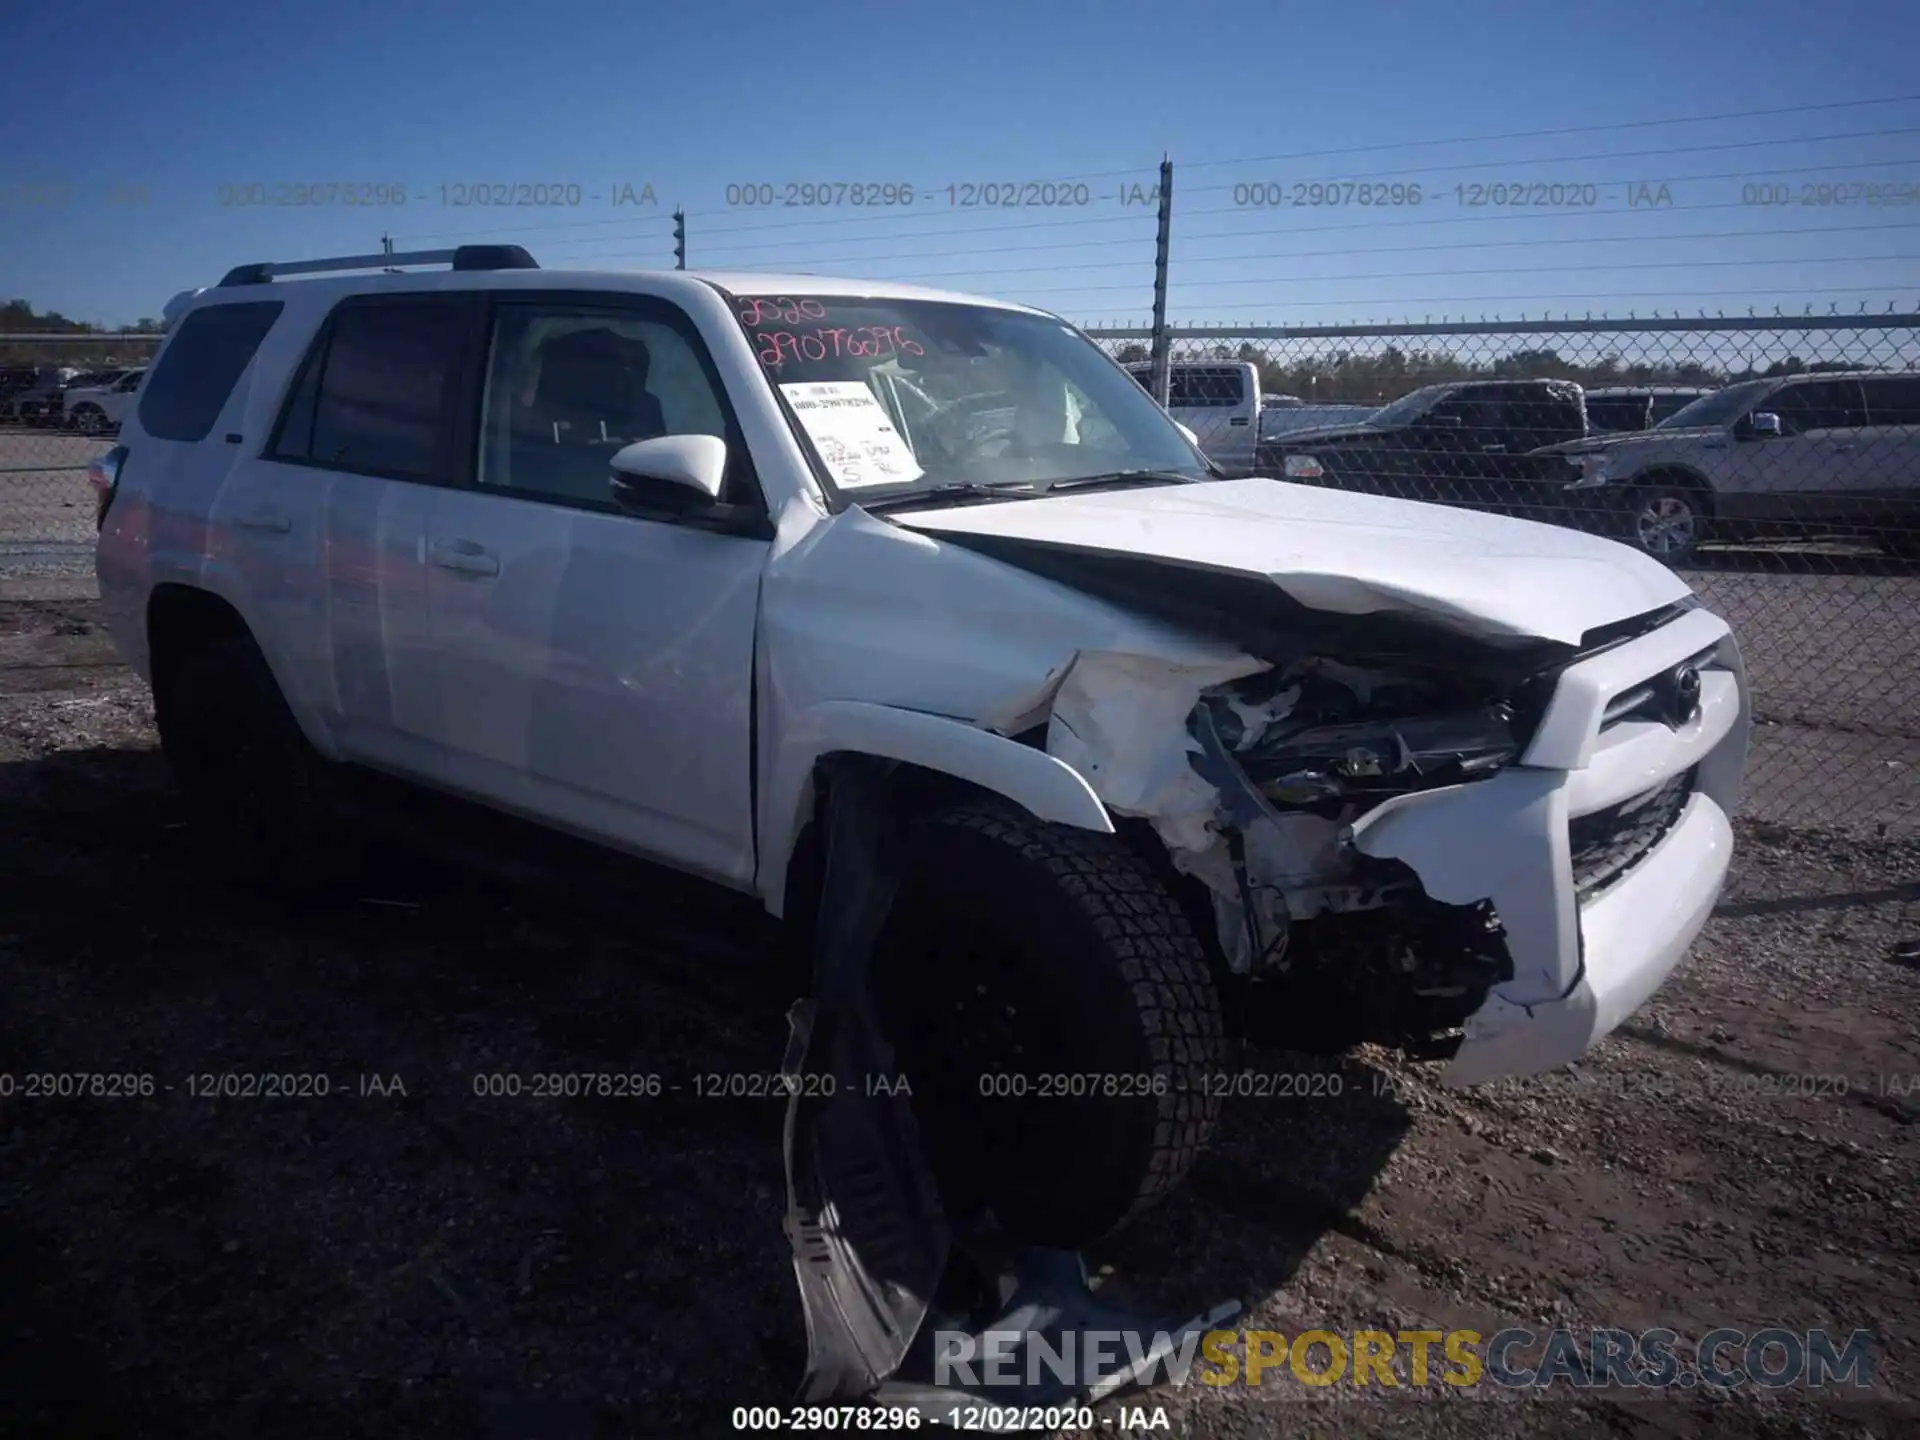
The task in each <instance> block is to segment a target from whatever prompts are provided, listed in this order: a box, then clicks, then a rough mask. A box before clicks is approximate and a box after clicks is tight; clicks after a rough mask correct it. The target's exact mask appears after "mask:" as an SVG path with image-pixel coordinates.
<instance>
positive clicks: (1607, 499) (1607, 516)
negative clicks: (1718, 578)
mask: <svg viewBox="0 0 1920 1440" xmlns="http://www.w3.org/2000/svg"><path fill="white" fill-rule="evenodd" d="M1553 453H1555V454H1558V455H1560V456H1562V457H1564V458H1565V460H1566V461H1568V462H1570V463H1571V464H1572V465H1573V466H1574V467H1575V468H1576V470H1577V471H1578V472H1579V473H1578V477H1577V478H1576V479H1575V480H1574V484H1575V487H1576V493H1578V494H1581V495H1583V496H1584V497H1585V498H1587V499H1588V500H1589V501H1591V502H1593V505H1594V508H1593V509H1592V511H1591V512H1590V513H1591V514H1592V515H1593V516H1594V518H1595V521H1596V523H1602V524H1605V525H1607V526H1609V527H1610V529H1611V530H1612V531H1613V532H1616V533H1618V534H1619V535H1620V536H1621V538H1623V539H1625V540H1627V541H1628V542H1629V543H1631V544H1633V545H1635V546H1637V547H1638V548H1640V549H1641V550H1644V551H1645V552H1646V553H1648V554H1649V555H1654V556H1657V557H1658V558H1660V559H1662V560H1666V561H1668V562H1670V563H1671V562H1678V561H1681V560H1685V559H1687V558H1688V557H1689V556H1691V555H1692V554H1693V552H1694V551H1695V549H1696V548H1697V547H1698V546H1699V545H1700V544H1701V543H1703V542H1704V541H1707V540H1709V539H1713V540H1739V539H1801V540H1806V539H1816V538H1819V537H1822V536H1828V535H1855V534H1865V535H1868V536H1871V537H1873V538H1874V539H1876V541H1877V542H1878V543H1879V544H1881V545H1882V546H1883V547H1884V548H1886V549H1887V550H1889V551H1891V552H1894V553H1897V554H1901V555H1913V554H1915V553H1920V546H1916V531H1917V530H1920V374H1889V373H1887V372H1885V371H1877V370H1875V371H1855V372H1842V373H1823V374H1807V375H1794V376H1788V377H1783V378H1776V379H1764V380H1748V381H1744V382H1742V383H1740V384H1737V385H1729V386H1728V387H1726V388H1725V389H1724V390H1717V391H1715V392H1713V393H1712V394H1709V395H1707V396H1705V397H1703V398H1702V399H1699V400H1696V401H1695V402H1694V403H1693V404H1691V405H1688V406H1687V407H1685V408H1684V409H1682V410H1680V411H1678V412H1676V413H1675V414H1673V415H1672V416H1669V417H1668V418H1667V419H1666V420H1664V421H1662V422H1661V423H1660V424H1659V425H1657V426H1655V427H1654V428H1653V429H1651V430H1648V431H1645V432H1643V433H1640V434H1635V435H1622V436H1616V437H1612V438H1603V439H1591V440H1587V441H1583V442H1577V443H1573V444H1566V445H1560V446H1556V447H1555V448H1554V451H1553Z"/></svg>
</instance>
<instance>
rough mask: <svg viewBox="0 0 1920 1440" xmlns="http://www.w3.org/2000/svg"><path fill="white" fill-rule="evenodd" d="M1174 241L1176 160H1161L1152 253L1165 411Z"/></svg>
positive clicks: (1156, 361)
mask: <svg viewBox="0 0 1920 1440" xmlns="http://www.w3.org/2000/svg"><path fill="white" fill-rule="evenodd" d="M1172 240H1173V156H1171V155H1163V156H1162V157H1161V159H1160V227H1159V232H1158V237H1157V239H1156V240H1155V242H1154V252H1153V398H1154V399H1155V400H1157V401H1159V402H1160V405H1161V406H1162V407H1163V408H1164V407H1165V406H1166V404H1167V400H1168V394H1167V392H1168V387H1169V384H1170V383H1171V379H1172V375H1173V369H1172V364H1171V355H1170V351H1171V348H1172V342H1171V340H1170V339H1169V337H1168V335H1167V252H1168V249H1169V248H1170V246H1171V244H1172Z"/></svg>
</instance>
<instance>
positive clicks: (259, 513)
mask: <svg viewBox="0 0 1920 1440" xmlns="http://www.w3.org/2000/svg"><path fill="white" fill-rule="evenodd" d="M233 523H234V524H236V525H238V526H240V527H241V528H242V529H244V530H267V531H270V532H272V533H273V534H275V535H285V534H286V533H287V532H288V531H290V530H292V529H293V521H291V520H289V519H288V518H287V517H286V516H285V515H282V514H281V513H280V512H279V511H278V510H255V511H254V512H253V513H252V514H250V515H237V516H235V517H234V521H233Z"/></svg>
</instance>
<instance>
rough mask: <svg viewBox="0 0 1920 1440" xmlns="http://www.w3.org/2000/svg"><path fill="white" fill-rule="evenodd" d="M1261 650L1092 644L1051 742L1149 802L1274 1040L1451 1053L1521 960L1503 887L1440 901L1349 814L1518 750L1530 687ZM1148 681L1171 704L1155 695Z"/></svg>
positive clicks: (1254, 1018)
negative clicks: (1249, 654) (1212, 665)
mask: <svg viewBox="0 0 1920 1440" xmlns="http://www.w3.org/2000/svg"><path fill="white" fill-rule="evenodd" d="M1246 668H1247V670H1248V671H1250V673H1237V674H1232V675H1223V676H1204V675H1197V674H1195V673H1194V672H1193V671H1192V669H1191V667H1171V666H1166V665H1164V664H1163V663H1162V662H1158V661H1156V660H1153V659H1151V658H1149V657H1142V656H1133V655H1117V654H1091V653H1083V654H1082V655H1080V656H1078V657H1076V659H1075V661H1074V663H1073V664H1072V665H1071V666H1070V667H1068V670H1067V672H1066V673H1065V675H1064V676H1062V677H1061V680H1060V684H1059V687H1058V689H1057V691H1056V692H1055V694H1054V697H1053V706H1052V712H1051V715H1050V717H1049V721H1048V725H1047V732H1046V736H1047V738H1046V748H1047V750H1048V751H1049V753H1051V754H1054V755H1056V756H1057V757H1059V758H1060V759H1062V760H1065V761H1067V762H1068V763H1069V764H1073V765H1075V767H1076V768H1079V769H1081V771H1082V773H1084V774H1086V775H1087V777H1088V779H1089V782H1090V783H1091V784H1092V785H1093V786H1094V789H1095V790H1096V791H1097V792H1098V793H1099V794H1100V796H1101V798H1102V799H1103V800H1105V801H1106V802H1107V803H1108V804H1109V805H1110V806H1111V807H1112V808H1113V809H1114V810H1115V811H1116V813H1120V814H1125V815H1133V816H1137V817H1140V818H1143V819H1145V820H1146V821H1147V822H1148V823H1149V824H1150V825H1151V827H1152V830H1153V831H1154V833H1155V834H1157V835H1158V837H1159V839H1160V841H1161V842H1162V843H1163V844H1164V846H1165V849H1166V854H1167V857H1168V858H1169V859H1170V860H1171V862H1172V865H1173V868H1174V869H1175V870H1176V871H1177V872H1179V874H1181V875H1184V876H1186V877H1189V882H1190V883H1189V885H1188V889H1189V891H1190V892H1191V890H1192V883H1193V882H1197V884H1198V885H1199V886H1203V887H1204V890H1205V898H1206V904H1207V908H1208V909H1209V910H1210V912H1211V918H1212V921H1213V923H1212V926H1211V927H1202V928H1203V930H1204V929H1205V928H1211V930H1212V932H1213V938H1214V939H1216V940H1217V943H1218V961H1219V963H1220V965H1221V967H1222V968H1223V970H1224V972H1225V973H1224V974H1223V975H1222V977H1221V979H1222V981H1223V983H1226V984H1229V985H1232V986H1236V987H1240V988H1242V989H1243V992H1244V993H1243V1001H1244V1003H1243V1005H1242V1006H1240V1007H1236V1008H1238V1009H1239V1010H1240V1011H1241V1013H1242V1015H1243V1016H1244V1017H1245V1018H1247V1019H1248V1020H1249V1022H1250V1024H1252V1025H1254V1026H1256V1027H1257V1029H1258V1032H1259V1036H1260V1038H1262V1039H1263V1040H1266V1041H1268V1042H1269V1043H1277V1044H1285V1045H1288V1046H1290V1047H1294V1048H1303V1049H1308V1048H1310V1049H1330V1050H1338V1049H1344V1048H1346V1047H1348V1046H1350V1045H1352V1044H1354V1043H1357V1042H1359V1041H1361V1040H1374V1041H1378V1042H1380V1043H1383V1044H1390V1045H1396V1046H1400V1047H1402V1048H1406V1049H1409V1050H1413V1051H1415V1052H1417V1053H1421V1054H1430V1055H1438V1054H1444V1053H1445V1052H1446V1050H1447V1049H1448V1048H1449V1037H1450V1035H1451V1032H1454V1031H1456V1030H1457V1028H1458V1027H1459V1026H1460V1025H1461V1024H1462V1023H1463V1022H1464V1021H1465V1020H1466V1018H1467V1016H1469V1015H1470V1014H1472V1013H1473V1012H1474V1011H1475V1010H1476V1009H1478V1008H1479V1006H1480V1004H1481V1003H1482V1002H1483V1001H1484V1000H1485V999H1486V996H1487V993H1488V991H1489V989H1490V988H1491V987H1492V986H1494V985H1496V984H1499V983H1501V982H1503V981H1505V980H1509V979H1511V978H1512V976H1513V967H1512V961H1511V958H1510V957H1509V955H1508V952H1507V948H1506V944H1505V939H1504V936H1503V933H1502V930H1501V927H1500V923H1499V917H1498V916H1497V915H1496V914H1495V913H1494V911H1493V907H1492V905H1491V903H1489V902H1481V903H1479V904H1474V905H1465V906H1462V905H1448V904H1442V903H1440V902H1438V901H1436V900H1434V899H1432V898H1431V897H1429V896H1428V895H1427V894H1426V893H1425V891H1424V890H1423V889H1422V888H1421V886H1420V883H1419V881H1418V880H1417V878H1416V877H1415V876H1414V874H1413V872H1412V871H1411V870H1410V869H1409V868H1407V867H1406V866H1405V865H1402V864H1399V863H1397V862H1395V861H1390V860H1381V859H1376V858H1373V857H1370V856H1368V855H1365V854H1362V853H1360V851H1359V850H1358V849H1356V848H1355V847H1354V845H1353V844H1352V843H1351V841H1352V836H1351V831H1350V827H1351V826H1352V825H1353V823H1354V822H1355V821H1356V820H1357V819H1359V818H1360V817H1361V816H1363V815H1365V814H1366V813H1367V812H1368V811H1369V810H1372V809H1373V808H1375V807H1376V806H1378V805H1380V804H1381V803H1382V802H1384V801H1386V800H1388V799H1390V798H1392V797H1394V796H1397V795H1403V794H1406V793H1409V792H1412V791H1419V790H1430V789H1436V788H1439V787H1442V786H1454V785H1460V784H1465V783H1470V782H1472V781H1474V780H1477V779H1481V778H1484V777H1486V776H1490V775H1492V774H1494V773H1496V772H1497V771H1499V770H1500V769H1501V768H1502V767H1503V766H1505V765H1507V764H1508V763H1510V762H1512V761H1513V760H1515V759H1516V758H1517V757H1518V756H1519V754H1520V752H1521V749H1522V747H1523V744H1524V736H1523V735H1522V733H1521V728H1522V724H1523V722H1522V721H1521V720H1519V719H1518V718H1517V715H1516V708H1515V704H1514V702H1513V700H1512V699H1511V698H1510V690H1511V687H1510V686H1506V685H1503V684H1502V682H1500V681H1498V680H1495V679H1492V678H1488V677H1485V676H1479V675H1471V674H1462V673H1460V672H1458V671H1455V670H1446V671H1440V670H1433V671H1417V670H1415V669H1413V668H1412V667H1407V666H1393V667H1378V668H1374V667H1365V666H1358V665H1353V664H1349V663H1345V662H1341V661H1337V660H1332V659H1328V658H1325V657H1318V656H1315V657H1310V658H1307V659H1304V660H1301V661H1297V662H1293V663H1290V664H1282V665H1265V664H1263V663H1262V662H1259V661H1251V662H1249V665H1248V667H1246ZM1155 671H1157V672H1159V673H1157V674H1155V673H1151V672H1155ZM1143 693H1148V694H1152V695H1154V696H1156V697H1157V698H1163V699H1164V700H1165V702H1166V704H1165V705H1164V706H1162V705H1160V704H1150V705H1146V706H1144V707H1143V706H1142V703H1141V696H1142V694H1143ZM1176 705H1184V706H1185V713H1184V716H1178V715H1175V714H1173V713H1171V711H1172V709H1173V707H1174V706H1176ZM1156 731H1157V733H1155V732H1156Z"/></svg>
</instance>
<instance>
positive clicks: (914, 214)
mask: <svg viewBox="0 0 1920 1440" xmlns="http://www.w3.org/2000/svg"><path fill="white" fill-rule="evenodd" d="M1887 133H1895V132H1887ZM1913 163H1915V162H1914V161H1912V160H1909V159H1894V160H1857V161H1856V160H1847V161H1837V162H1826V163H1822V164H1818V165H1797V166H1795V165H1788V166H1779V165H1775V166H1769V167H1767V168H1766V169H1764V170H1726V171H1719V172H1716V173H1714V174H1709V175H1685V176H1676V177H1673V179H1672V180H1670V181H1668V182H1665V183H1670V184H1699V183H1702V182H1705V181H1709V180H1750V179H1756V178H1765V177H1772V176H1778V175H1812V174H1820V173H1823V172H1831V171H1840V170H1871V169H1875V168H1878V167H1882V166H1885V167H1887V168H1890V169H1891V168H1894V167H1898V166H1901V165H1910V164H1913ZM1609 183H1622V184H1625V183H1629V182H1624V181H1622V182H1609ZM1196 188H1197V189H1202V190H1206V189H1231V188H1232V187H1231V186H1200V187H1196ZM1263 208H1264V207H1258V206H1245V205H1231V206H1226V205H1223V206H1213V207H1207V208H1202V209H1198V210H1187V211H1185V212H1183V214H1182V215H1177V216H1176V217H1175V218H1176V219H1180V218H1187V219H1192V218H1195V217H1198V216H1203V215H1249V214H1256V213H1260V212H1261V211H1262V210H1263ZM1726 208H1730V207H1729V206H1728V205H1725V204H1707V205H1672V206H1661V207H1660V209H1661V211H1662V213H1671V212H1676V211H1683V210H1713V209H1726ZM1741 208H1746V209H1750V208H1752V207H1751V206H1745V205H1743V206H1741ZM687 213H688V214H689V215H697V214H701V213H711V212H700V211H689V212H687ZM724 213H734V212H724ZM944 213H945V214H948V215H952V216H956V217H957V216H959V215H962V214H974V213H982V212H976V211H967V210H957V211H947V212H944ZM1376 213H1378V212H1376ZM1598 213H1617V212H1602V211H1596V210H1590V209H1575V210H1561V211H1554V212H1552V213H1549V214H1542V213H1538V212H1534V211H1506V210H1503V211H1501V212H1500V213H1498V214H1493V215H1457V216H1447V215H1423V216H1420V217H1418V218H1415V219H1409V220H1405V221H1402V222H1398V224H1385V225H1382V224H1380V223H1379V222H1377V221H1359V222H1352V223H1348V224H1341V225H1318V226H1297V227H1292V226H1290V227H1276V229H1275V233H1282V231H1284V233H1289V234H1298V235H1306V234H1314V233H1329V232H1334V231H1343V230H1365V229H1375V228H1377V229H1395V228H1398V225H1400V224H1404V225H1409V226H1411V225H1456V224H1468V223H1475V222H1480V221H1490V220H1543V221H1545V220H1558V219H1567V218H1572V217H1574V216H1580V215H1590V214H1598ZM930 218H932V212H928V211H924V210H921V211H900V212H898V213H895V214H890V215H859V216H845V215H843V216H837V217H832V218H820V219H815V220H795V221H775V222H772V223H769V224H764V225H734V226H727V227H723V228H721V229H719V230H712V231H708V232H706V233H705V235H704V236H703V240H705V241H707V242H714V241H721V240H723V239H724V237H725V236H728V235H736V234H747V233H750V232H752V231H756V230H779V231H782V232H783V233H790V232H791V231H793V230H795V229H813V228H817V227H819V226H822V225H843V226H844V225H858V224H860V223H862V222H870V221H875V220H898V219H930ZM1152 218H1153V212H1152V211H1150V210H1148V209H1145V208H1142V209H1141V210H1139V211H1138V212H1137V213H1135V214H1129V215H1107V216H1086V217H1078V218H1075V219H1067V220H1059V219H1052V220H1035V221H1019V222H1015V223H1013V224H1008V225H978V226H973V227H970V228H966V229H958V230H956V229H953V228H951V227H949V228H943V229H938V230H918V231H908V232H904V233H902V232H895V233H893V234H888V235H878V234H875V235H838V236H825V237H823V238H821V239H819V240H807V239H798V240H775V241H749V242H747V243H746V244H745V245H738V244H735V245H731V246H728V247H727V248H729V249H731V250H736V251H737V250H786V249H791V248H792V247H794V246H796V245H834V244H854V245H858V244H887V245H891V244H894V243H896V242H898V241H901V240H921V239H929V238H936V239H937V238H944V237H947V236H954V237H956V238H957V237H958V236H961V235H988V234H1007V233H1010V232H1014V231H1020V230H1045V229H1052V228H1056V227H1064V226H1082V225H1113V224H1121V223H1127V222H1132V221H1142V222H1144V221H1150V220H1151V219H1152ZM668 224H671V220H670V218H669V217H665V216H662V217H659V218H657V219H638V218H632V217H627V218H622V219H619V220H586V221H578V222H571V221H570V222H563V223H557V224H554V225H524V226H517V227H503V228H501V229H497V230H462V231H452V232H449V231H441V232H435V233H433V234H427V235H415V236H413V237H412V238H413V239H415V240H429V239H436V238H446V237H447V236H449V235H457V236H459V237H462V238H466V239H473V238H476V237H483V236H494V235H514V234H521V235H525V234H534V233H548V232H555V231H562V230H569V229H586V228H592V227H597V226H602V225H668ZM1253 233H1264V232H1256V231H1247V230H1241V231H1237V232H1229V231H1218V232H1202V233H1201V234H1199V235H1188V236H1185V237H1184V238H1185V239H1188V240H1199V239H1207V238H1210V237H1211V236H1212V235H1214V234H1242V235H1244V234H1253ZM654 238H661V239H664V238H666V236H664V235H661V234H660V232H658V231H654V232H630V233H624V234H620V235H594V236H583V237H581V238H578V239H561V240H554V241H550V242H547V245H546V247H544V248H554V249H557V248H559V247H561V246H570V245H599V244H604V243H606V242H608V241H616V242H617V241H621V240H645V239H654ZM1081 243H1084V244H1086V245H1089V246H1091V245H1116V244H1131V243H1133V240H1132V238H1131V237H1129V238H1128V239H1125V240H1089V241H1085V242H1081ZM1063 248H1064V247H1063ZM643 253H644V254H646V255H651V254H652V253H653V252H651V251H647V252H640V251H618V252H615V253H613V254H610V255H604V256H585V257H582V258H583V259H610V260H617V259H625V258H630V257H638V256H640V255H642V254H643ZM955 253H960V252H955ZM875 258H885V257H875ZM809 263H838V262H809ZM709 268H710V267H709Z"/></svg>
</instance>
